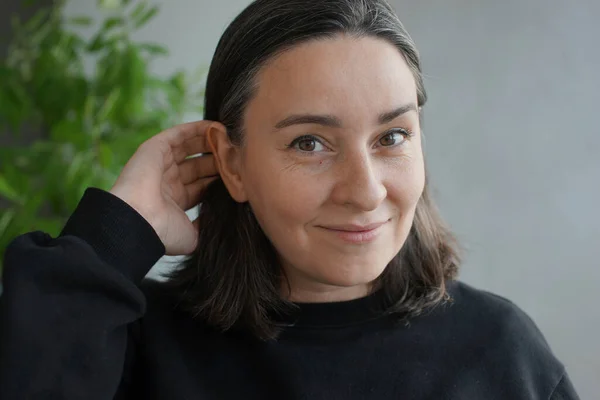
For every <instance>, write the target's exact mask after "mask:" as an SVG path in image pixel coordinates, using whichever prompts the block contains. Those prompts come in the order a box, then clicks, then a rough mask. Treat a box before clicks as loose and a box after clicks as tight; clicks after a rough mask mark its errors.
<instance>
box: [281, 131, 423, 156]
mask: <svg viewBox="0 0 600 400" xmlns="http://www.w3.org/2000/svg"><path fill="white" fill-rule="evenodd" d="M394 133H399V134H401V135H402V136H404V141H402V142H400V144H393V145H391V146H382V147H396V146H401V145H402V144H403V143H404V142H405V141H406V140H408V139H410V138H411V137H413V136H414V133H413V132H412V131H410V130H408V129H404V128H395V129H390V130H389V131H387V132H386V133H385V134H383V135H382V136H380V137H379V139H378V140H377V141H378V142H379V141H380V140H381V139H383V138H384V137H386V136H389V135H392V134H394ZM303 140H314V141H315V142H318V143H320V144H321V145H322V146H325V145H324V144H323V142H322V141H321V140H320V139H319V138H318V137H316V136H314V135H302V136H299V137H297V138H296V139H294V140H293V141H292V142H291V143H290V144H289V145H287V148H288V149H294V147H295V146H296V145H297V144H298V143H300V142H302V141H303ZM294 150H296V151H298V152H299V153H302V154H305V155H308V156H312V155H314V154H316V153H317V152H316V151H304V150H300V149H294Z"/></svg>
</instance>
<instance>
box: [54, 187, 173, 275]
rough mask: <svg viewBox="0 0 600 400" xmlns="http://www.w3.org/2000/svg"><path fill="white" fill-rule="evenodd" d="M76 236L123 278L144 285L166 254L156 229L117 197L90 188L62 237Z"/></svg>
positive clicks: (67, 224) (64, 229) (72, 215)
mask: <svg viewBox="0 0 600 400" xmlns="http://www.w3.org/2000/svg"><path fill="white" fill-rule="evenodd" d="M67 235H73V236H77V237H79V238H81V239H83V240H84V241H85V242H86V243H88V244H89V245H91V246H92V247H93V248H94V250H95V251H96V252H97V254H98V256H99V257H100V258H101V259H102V260H104V261H105V262H107V263H109V264H110V265H112V266H113V267H115V268H116V269H118V270H119V271H121V272H122V273H123V274H124V275H126V276H127V277H129V278H130V279H132V280H134V281H135V282H136V283H137V282H141V280H142V279H143V278H144V276H145V275H146V274H147V273H148V271H149V270H150V268H152V266H153V265H154V264H155V263H156V262H157V261H158V260H159V259H160V258H161V257H162V256H163V255H164V254H165V247H164V245H163V244H162V242H161V240H160V239H159V237H158V235H157V234H156V232H155V231H154V228H152V226H151V225H150V224H149V223H148V221H146V220H145V219H144V218H143V217H142V216H141V215H140V214H139V213H138V212H137V211H136V210H135V209H134V208H132V207H131V206H130V205H129V204H127V203H126V202H124V201H123V200H121V199H120V198H118V197H117V196H115V195H113V194H111V193H109V192H107V191H104V190H102V189H98V188H88V189H87V190H86V191H85V193H84V195H83V197H82V198H81V200H80V202H79V204H78V205H77V208H76V209H75V211H74V212H73V214H71V217H70V218H69V220H68V221H67V223H66V225H65V227H64V228H63V230H62V232H61V233H60V235H59V236H67Z"/></svg>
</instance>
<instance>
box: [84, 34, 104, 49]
mask: <svg viewBox="0 0 600 400" xmlns="http://www.w3.org/2000/svg"><path fill="white" fill-rule="evenodd" d="M105 46H106V41H105V39H104V33H103V32H99V33H98V34H97V35H96V36H94V38H93V39H92V41H91V42H90V44H89V45H88V46H87V51H89V52H90V53H95V52H97V51H99V50H102V48H104V47H105Z"/></svg>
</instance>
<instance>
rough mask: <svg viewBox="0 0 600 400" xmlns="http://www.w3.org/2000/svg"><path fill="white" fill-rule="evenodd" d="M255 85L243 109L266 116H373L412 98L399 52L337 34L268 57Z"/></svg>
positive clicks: (366, 39)
mask: <svg viewBox="0 0 600 400" xmlns="http://www.w3.org/2000/svg"><path fill="white" fill-rule="evenodd" d="M257 83H258V88H257V92H256V95H255V97H254V98H253V100H252V101H251V102H250V104H249V105H248V108H249V109H248V110H247V111H248V112H249V113H258V114H260V115H261V117H262V118H263V119H269V120H272V119H276V118H280V117H282V116H285V114H287V113H291V112H294V113H297V112H328V113H332V114H336V115H339V116H340V117H342V118H345V117H346V118H350V117H351V116H352V117H355V118H360V117H362V116H364V117H367V114H368V117H369V118H371V119H372V118H373V115H375V114H378V113H380V112H382V111H384V110H390V109H393V108H394V107H398V106H401V105H404V104H406V103H410V102H414V103H416V101H417V92H416V84H415V80H414V77H413V75H412V72H411V71H410V69H409V67H408V65H407V63H406V61H405V60H404V57H403V56H402V54H401V53H400V51H399V50H398V49H397V48H396V47H394V46H393V45H392V44H390V43H388V42H387V41H384V40H382V39H378V38H371V37H364V38H358V39H357V38H351V37H346V36H339V37H336V38H333V39H331V38H329V39H324V40H318V41H311V42H307V43H304V44H301V45H299V46H296V47H294V48H292V49H291V50H289V51H286V52H284V53H283V54H281V55H279V56H277V57H276V58H274V59H272V60H270V61H269V62H268V63H267V64H266V65H265V66H264V67H263V68H262V69H261V70H260V71H259V73H258V75H257Z"/></svg>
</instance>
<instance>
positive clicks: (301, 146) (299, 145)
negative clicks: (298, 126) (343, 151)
mask: <svg viewBox="0 0 600 400" xmlns="http://www.w3.org/2000/svg"><path fill="white" fill-rule="evenodd" d="M288 147H289V148H293V149H295V150H298V151H299V152H302V153H316V152H318V151H324V150H326V149H327V148H326V147H325V146H324V145H323V143H321V142H320V141H319V139H317V138H316V137H315V136H312V135H304V136H300V137H298V138H296V139H294V141H293V142H292V143H290V144H289V145H288Z"/></svg>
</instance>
